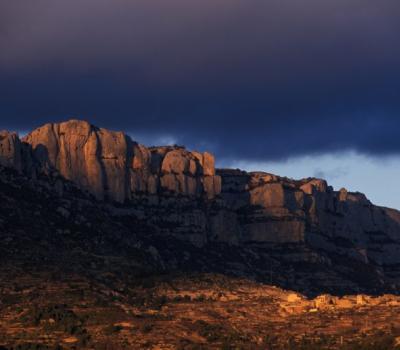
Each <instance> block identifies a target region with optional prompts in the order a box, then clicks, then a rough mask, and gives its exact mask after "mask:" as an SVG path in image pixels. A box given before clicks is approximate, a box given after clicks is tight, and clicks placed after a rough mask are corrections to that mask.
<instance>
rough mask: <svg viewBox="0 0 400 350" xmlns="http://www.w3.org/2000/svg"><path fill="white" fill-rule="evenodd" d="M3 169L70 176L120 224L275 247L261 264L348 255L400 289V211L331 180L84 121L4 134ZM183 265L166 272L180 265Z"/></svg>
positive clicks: (197, 240) (200, 243) (193, 240)
mask: <svg viewBox="0 0 400 350" xmlns="http://www.w3.org/2000/svg"><path fill="white" fill-rule="evenodd" d="M0 165H2V166H6V167H11V168H14V169H16V170H17V171H19V172H20V173H24V174H26V175H28V177H30V178H31V177H32V178H36V176H38V175H40V174H47V176H48V175H51V176H52V177H57V176H61V178H64V179H67V180H70V181H71V182H73V183H74V184H76V185H77V186H78V187H79V188H80V189H83V190H86V191H88V192H90V193H91V194H92V195H94V196H95V197H96V198H97V199H98V200H100V201H104V202H105V203H110V202H113V201H114V202H117V203H124V204H125V205H124V206H122V207H121V206H111V208H112V209H110V210H112V215H113V216H114V217H116V218H117V219H116V220H117V221H118V220H119V221H121V222H122V221H123V222H130V221H132V220H134V221H135V222H136V221H138V220H139V221H140V222H142V223H145V224H146V227H150V229H149V232H150V236H152V237H153V236H157V237H163V239H164V238H165V237H173V238H174V239H178V240H181V241H184V242H188V243H189V244H192V245H194V246H196V247H199V248H202V247H206V246H209V245H210V244H225V245H227V246H228V247H229V246H230V247H232V246H235V247H238V249H245V250H248V249H256V250H257V249H264V252H266V250H265V249H271V247H273V249H272V250H268V255H262V254H261V256H259V251H258V250H257V252H256V251H253V253H251V254H250V256H251V257H252V258H251V259H253V257H255V256H256V257H257V256H258V258H257V259H258V260H259V261H260V263H261V264H262V261H264V260H265V259H266V256H268V257H275V258H276V259H278V260H282V259H284V260H285V259H286V260H287V261H291V262H294V263H296V262H302V263H304V262H306V263H310V262H313V263H315V262H318V263H320V264H323V265H324V266H332V265H333V264H335V263H336V261H337V260H336V259H337V257H338V256H340V257H343V258H346V259H351V261H353V262H352V263H351V264H353V265H354V264H358V263H360V264H363V266H364V265H365V266H369V267H370V268H372V269H373V270H374V271H375V272H376V273H377V274H378V275H382V276H384V275H385V274H386V275H385V278H389V279H393V281H397V278H398V275H399V273H398V271H397V268H396V266H397V264H399V263H400V254H399V252H400V213H399V212H398V211H396V210H393V209H387V208H381V207H377V206H374V205H373V204H372V203H371V202H370V201H368V200H367V198H366V197H365V196H364V195H363V194H360V193H352V192H348V191H346V190H344V189H342V190H340V191H334V190H333V189H332V187H330V186H328V184H327V183H326V181H324V180H320V179H315V178H308V179H302V180H298V181H296V180H292V179H288V178H284V177H279V176H276V175H272V174H268V173H263V172H254V173H248V172H244V171H240V170H232V169H219V170H217V171H216V170H215V165H214V157H213V156H212V155H211V154H209V153H207V152H206V153H198V152H190V151H188V150H186V149H185V148H183V147H178V146H163V147H150V148H148V147H145V146H143V145H140V144H138V143H136V142H135V141H133V140H132V139H131V138H130V137H128V136H127V135H125V134H123V133H121V132H113V131H108V130H105V129H101V128H97V127H95V126H92V125H90V124H89V123H87V122H84V121H77V120H71V121H68V122H65V123H60V124H47V125H45V126H43V127H41V128H39V129H36V130H34V131H33V132H32V133H30V134H29V135H27V136H26V137H25V138H24V139H23V140H22V141H21V140H20V139H19V138H18V136H17V135H16V134H13V133H8V132H1V133H0ZM63 186H65V185H63V184H62V182H60V181H58V182H57V186H56V187H55V190H56V191H57V193H59V194H60V195H62V193H63ZM150 236H149V237H150ZM278 247H281V248H282V247H283V248H282V249H280V248H278ZM287 247H292V248H293V247H294V249H292V248H291V249H288V248H287ZM160 254H161V253H160ZM174 254H175V253H174ZM182 254H183V255H185V253H184V252H183V253H182ZM221 254H222V253H221ZM246 254H248V253H246ZM263 254H264V253H263ZM274 254H276V256H274ZM262 256H264V257H262ZM174 259H178V258H177V257H176V256H175V257H174V258H173V259H172V261H169V262H165V265H169V266H175V265H174V264H175V262H174V261H175V260H174ZM249 259H250V258H249ZM257 259H256V260H257ZM263 259H264V260H263ZM167 260H168V259H167ZM399 272H400V271H399ZM382 278H383V277H382ZM396 283H397V282H396Z"/></svg>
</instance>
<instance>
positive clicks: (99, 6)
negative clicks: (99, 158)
mask: <svg viewBox="0 0 400 350" xmlns="http://www.w3.org/2000/svg"><path fill="white" fill-rule="evenodd" d="M399 38H400V2H399V1H398V0H392V1H389V0H379V1H376V0H201V1H199V0H168V1H165V0H68V1H65V0H35V1H31V0H2V1H0V128H7V129H13V130H20V131H24V130H29V129H31V128H33V127H35V126H39V125H41V124H43V123H45V122H48V121H60V120H65V119H67V118H69V117H71V116H74V117H79V118H84V119H87V120H89V121H90V122H92V123H94V124H96V125H99V126H103V127H108V128H112V129H121V130H124V131H126V132H128V133H129V134H130V135H133V136H134V137H135V138H136V139H138V140H139V141H142V142H145V143H147V144H156V143H160V142H166V143H171V142H176V143H179V144H186V145H188V146H189V147H193V148H199V149H202V150H204V149H208V150H211V151H213V152H214V153H215V154H216V155H217V157H218V161H219V164H220V165H221V166H222V165H232V166H239V165H240V166H241V167H244V168H247V169H250V168H253V167H254V166H258V167H260V168H262V169H263V170H267V171H268V170H271V171H274V169H276V171H282V172H285V173H282V175H288V176H293V177H297V176H300V173H301V174H303V173H304V176H306V175H310V176H313V175H317V176H325V177H326V178H328V180H330V181H333V182H334V183H335V185H336V183H339V182H341V181H343V186H345V187H348V188H349V189H355V190H360V191H363V192H366V193H367V195H368V196H369V197H370V198H371V199H373V200H375V201H377V202H379V204H385V205H390V206H396V207H397V208H400V196H399V195H398V194H399V193H398V192H397V193H396V191H397V184H396V183H395V182H394V179H397V178H399V176H400V172H399V168H400V165H399V164H400V160H399V157H398V154H399V153H400V137H399V131H400V118H399V115H400V114H399V112H400V45H399V44H398V42H399ZM300 169H302V170H301V171H300ZM332 169H333V170H332ZM301 176H302V175H301ZM382 179H392V180H393V186H395V187H396V191H393V189H389V188H388V187H389V186H382V185H379V184H382V181H385V180H382ZM390 181H391V180H390ZM390 181H389V180H388V182H386V184H388V183H390V184H392V182H390ZM374 184H375V187H374ZM371 186H372V187H371ZM385 188H387V190H385Z"/></svg>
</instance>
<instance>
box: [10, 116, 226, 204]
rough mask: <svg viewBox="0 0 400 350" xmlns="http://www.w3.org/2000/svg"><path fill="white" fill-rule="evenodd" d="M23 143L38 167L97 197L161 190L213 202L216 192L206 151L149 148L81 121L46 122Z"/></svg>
mask: <svg viewBox="0 0 400 350" xmlns="http://www.w3.org/2000/svg"><path fill="white" fill-rule="evenodd" d="M23 141H24V142H25V143H26V144H28V145H30V146H31V147H32V150H33V154H34V157H35V159H36V160H37V161H38V162H39V164H40V167H41V168H44V169H46V168H54V169H57V170H58V171H59V172H60V174H61V175H62V176H64V177H65V178H66V179H68V180H71V181H73V182H75V183H76V184H78V185H79V186H80V187H81V188H83V189H86V190H88V191H89V192H91V193H92V194H94V195H95V196H96V197H97V198H98V199H110V200H113V201H116V202H120V203H123V202H124V201H125V200H129V199H131V198H132V195H133V194H135V193H146V194H159V193H164V192H171V193H175V194H182V195H188V196H201V195H205V196H206V197H208V198H210V199H211V198H214V197H215V195H216V194H218V193H219V192H220V178H219V177H218V176H215V169H214V158H213V157H212V155H210V154H208V153H204V154H200V153H197V152H193V153H191V152H188V151H186V150H185V149H183V148H177V147H159V148H150V149H149V148H146V147H144V146H142V145H139V144H137V143H136V142H134V141H132V140H131V138H130V137H128V136H127V135H125V134H124V133H122V132H113V131H109V130H106V129H101V128H97V127H94V126H92V125H90V124H89V123H87V122H84V121H79V120H70V121H68V122H65V123H61V124H46V125H44V126H43V127H41V128H38V129H36V130H34V131H33V132H32V133H30V134H29V135H27V136H26V137H25V138H24V139H23ZM9 153H10V152H9ZM15 155H16V156H17V153H15ZM16 162H18V160H16Z"/></svg>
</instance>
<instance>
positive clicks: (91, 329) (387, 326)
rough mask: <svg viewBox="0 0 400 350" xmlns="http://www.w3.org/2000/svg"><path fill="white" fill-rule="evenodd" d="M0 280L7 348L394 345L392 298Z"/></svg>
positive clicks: (167, 283)
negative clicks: (0, 283)
mask: <svg viewBox="0 0 400 350" xmlns="http://www.w3.org/2000/svg"><path fill="white" fill-rule="evenodd" d="M1 278H2V281H3V283H2V287H1V294H0V300H1V303H0V344H2V345H3V347H5V348H6V349H260V350H261V349H285V350H286V349H363V350H365V349H395V348H397V347H396V344H398V343H400V316H399V315H400V313H399V311H400V297H397V296H393V295H384V296H380V297H368V296H364V295H357V296H355V295H353V296H344V297H340V298H339V297H333V296H330V295H321V296H318V297H316V298H314V299H308V298H306V297H304V296H303V295H301V294H298V293H293V292H291V291H286V290H283V289H280V288H277V287H274V286H268V285H265V284H258V283H254V282H252V281H249V280H245V279H237V278H228V277H226V276H221V275H214V274H204V275H196V276H193V275H192V276H189V275H181V276H177V275H175V276H172V275H164V276H157V277H152V278H145V279H137V280H135V281H131V282H130V283H125V282H123V281H118V279H117V278H115V280H114V283H113V284H106V283H100V282H93V281H91V280H88V279H83V278H81V277H80V276H74V275H64V276H60V275H58V274H57V271H53V273H51V274H48V273H41V272H39V271H36V272H34V271H31V272H30V273H29V274H27V273H26V272H24V271H18V270H16V269H13V268H10V269H9V270H5V269H3V270H2V275H1ZM5 281H7V282H6V283H5ZM34 346H36V347H34Z"/></svg>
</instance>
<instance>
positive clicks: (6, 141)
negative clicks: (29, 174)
mask: <svg viewBox="0 0 400 350" xmlns="http://www.w3.org/2000/svg"><path fill="white" fill-rule="evenodd" d="M21 148H22V145H21V141H20V139H19V137H18V135H17V134H16V133H10V132H8V131H0V164H1V165H3V166H8V167H12V168H14V169H17V170H19V171H21V170H22V155H21V153H22V150H21Z"/></svg>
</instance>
